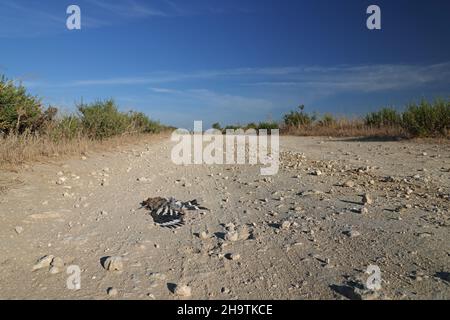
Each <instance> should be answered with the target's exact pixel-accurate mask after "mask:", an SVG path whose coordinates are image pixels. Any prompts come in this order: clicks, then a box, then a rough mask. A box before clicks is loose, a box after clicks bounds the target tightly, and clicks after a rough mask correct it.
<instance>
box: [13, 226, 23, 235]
mask: <svg viewBox="0 0 450 320" xmlns="http://www.w3.org/2000/svg"><path fill="white" fill-rule="evenodd" d="M14 230H15V231H16V233H17V234H21V233H22V232H23V228H22V227H21V226H17V227H15V228H14Z"/></svg>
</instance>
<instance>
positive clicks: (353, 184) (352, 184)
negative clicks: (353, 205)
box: [343, 180, 355, 188]
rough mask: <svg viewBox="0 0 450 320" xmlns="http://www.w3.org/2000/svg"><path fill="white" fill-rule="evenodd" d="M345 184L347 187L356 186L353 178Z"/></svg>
mask: <svg viewBox="0 0 450 320" xmlns="http://www.w3.org/2000/svg"><path fill="white" fill-rule="evenodd" d="M343 186H344V187H346V188H353V187H354V186H355V183H354V182H353V181H352V180H347V181H345V182H344V184H343Z"/></svg>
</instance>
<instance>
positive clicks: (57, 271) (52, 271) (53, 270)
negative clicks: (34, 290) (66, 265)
mask: <svg viewBox="0 0 450 320" xmlns="http://www.w3.org/2000/svg"><path fill="white" fill-rule="evenodd" d="M49 272H50V274H58V273H60V272H61V269H60V268H58V267H51V268H50V271H49Z"/></svg>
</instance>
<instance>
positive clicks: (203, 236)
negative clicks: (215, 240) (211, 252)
mask: <svg viewBox="0 0 450 320" xmlns="http://www.w3.org/2000/svg"><path fill="white" fill-rule="evenodd" d="M199 237H200V239H202V240H207V239H209V238H210V235H209V233H208V232H207V231H202V232H200V234H199Z"/></svg>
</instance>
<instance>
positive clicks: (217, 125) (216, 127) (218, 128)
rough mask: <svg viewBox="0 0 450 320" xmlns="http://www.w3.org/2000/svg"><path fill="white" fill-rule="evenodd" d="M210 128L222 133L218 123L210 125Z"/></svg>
mask: <svg viewBox="0 0 450 320" xmlns="http://www.w3.org/2000/svg"><path fill="white" fill-rule="evenodd" d="M212 128H213V129H216V130H219V131H222V127H221V126H220V123H218V122H216V123H214V124H213V125H212Z"/></svg>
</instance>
